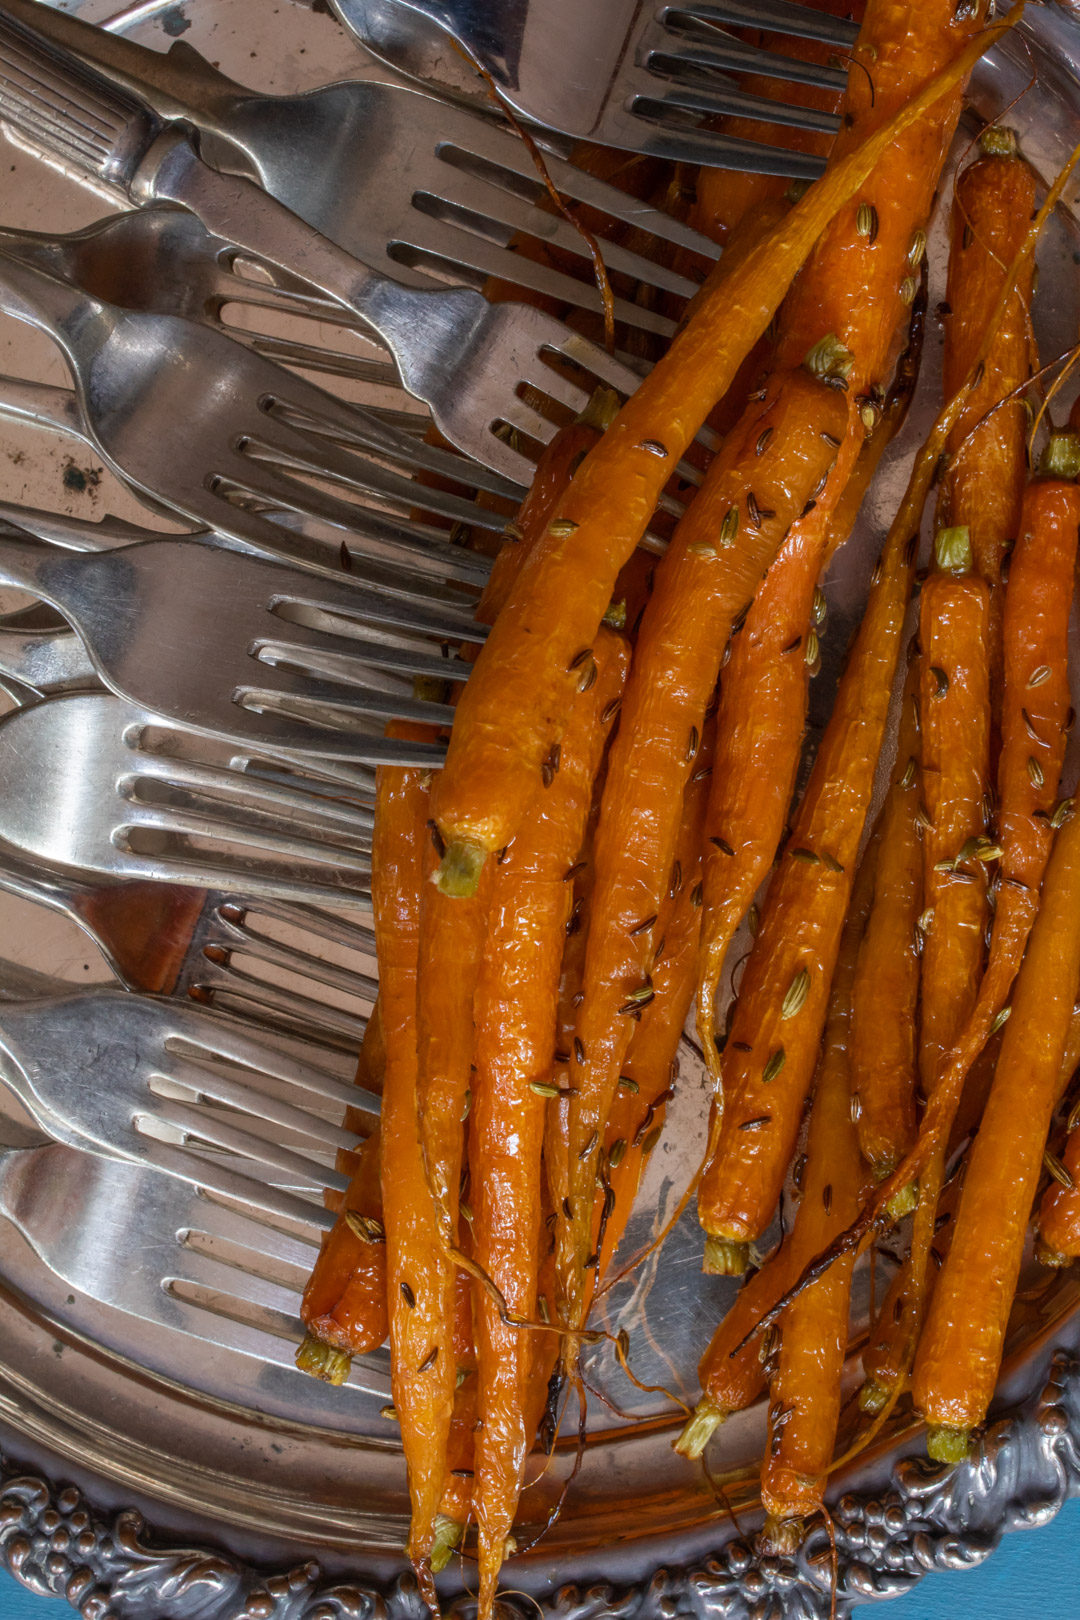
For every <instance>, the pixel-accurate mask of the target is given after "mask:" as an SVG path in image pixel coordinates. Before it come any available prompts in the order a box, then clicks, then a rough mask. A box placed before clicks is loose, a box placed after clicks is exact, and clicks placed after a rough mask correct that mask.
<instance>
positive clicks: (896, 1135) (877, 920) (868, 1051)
mask: <svg viewBox="0 0 1080 1620" xmlns="http://www.w3.org/2000/svg"><path fill="white" fill-rule="evenodd" d="M918 704H919V698H918V662H917V660H916V659H914V658H913V659H912V662H911V665H910V666H909V669H908V677H907V681H906V682H905V686H904V693H903V697H902V699H901V707H900V724H899V729H898V733H897V744H896V757H895V760H894V762H893V769H892V778H891V781H890V784H889V791H888V794H887V796H886V799H885V804H884V807H883V809H882V813H881V822H882V849H881V857H880V859H879V861H878V868H877V876H876V880H875V885H874V898H873V904H872V907H871V910H870V916H869V919H868V921H867V925H866V931H865V933H864V935H863V938H862V941H861V943H860V946H859V957H858V962H857V964H856V968H855V979H854V983H853V985H852V992H851V1095H852V1102H853V1107H854V1110H855V1122H856V1123H855V1129H856V1132H857V1134H858V1138H859V1147H860V1149H861V1150H862V1154H863V1157H864V1158H865V1160H866V1162H867V1164H869V1166H870V1168H871V1170H872V1172H873V1175H874V1178H875V1180H877V1181H880V1180H881V1179H882V1178H883V1177H884V1176H887V1175H888V1174H889V1172H890V1170H893V1169H894V1168H895V1167H896V1165H897V1164H898V1163H899V1162H900V1160H901V1158H902V1157H903V1155H904V1154H905V1153H906V1152H907V1150H908V1148H909V1147H910V1146H911V1144H912V1143H913V1142H914V1140H915V1134H916V1118H915V1098H916V1089H917V1084H918V1002H919V956H920V951H921V948H922V935H921V934H920V933H919V932H918V926H919V918H920V917H921V916H922V911H923V903H922V893H923V873H922V844H921V842H920V837H919V833H920V826H919V817H920V815H921V814H922V812H921V809H920V793H921V788H920V784H919V772H918V753H919V722H918Z"/></svg>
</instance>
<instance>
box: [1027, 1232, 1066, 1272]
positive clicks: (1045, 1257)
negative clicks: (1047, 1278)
mask: <svg viewBox="0 0 1080 1620" xmlns="http://www.w3.org/2000/svg"><path fill="white" fill-rule="evenodd" d="M1035 1258H1036V1260H1037V1261H1038V1262H1039V1264H1040V1266H1051V1267H1052V1268H1053V1269H1054V1270H1059V1269H1060V1268H1061V1267H1062V1266H1071V1265H1072V1255H1070V1254H1061V1253H1060V1252H1059V1251H1058V1250H1057V1249H1052V1248H1051V1247H1050V1245H1049V1244H1048V1243H1044V1242H1043V1240H1042V1238H1039V1239H1038V1240H1037V1242H1036V1244H1035Z"/></svg>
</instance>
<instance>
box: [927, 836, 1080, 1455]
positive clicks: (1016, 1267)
mask: <svg viewBox="0 0 1080 1620" xmlns="http://www.w3.org/2000/svg"><path fill="white" fill-rule="evenodd" d="M1078 976H1080V818H1076V817H1072V818H1070V819H1068V820H1067V821H1066V822H1065V824H1064V825H1063V826H1062V827H1061V829H1060V831H1059V832H1058V834H1057V836H1056V838H1055V840H1054V847H1053V850H1052V851H1051V855H1050V860H1049V862H1048V865H1047V869H1046V876H1045V878H1044V880H1043V886H1042V895H1041V899H1040V903H1039V912H1038V916H1037V917H1036V919H1035V924H1034V927H1033V928H1032V931H1031V938H1030V940H1029V942H1028V949H1027V953H1026V955H1025V958H1024V963H1023V966H1022V967H1021V969H1020V973H1019V975H1018V977H1017V981H1016V987H1015V991H1014V994H1013V1002H1012V1015H1011V1017H1010V1018H1009V1022H1008V1024H1007V1025H1006V1028H1005V1035H1004V1039H1003V1041H1002V1046H1001V1056H1000V1058H999V1059H998V1066H997V1072H996V1074H995V1076H994V1085H993V1089H992V1090H991V1093H990V1098H989V1100H988V1102H987V1105H986V1110H985V1112H984V1114H983V1118H982V1124H981V1125H980V1127H979V1133H978V1135H977V1136H976V1138H975V1144H974V1146H973V1148H972V1150H971V1156H970V1160H969V1163H968V1167H967V1174H966V1176H965V1178H964V1189H963V1192H962V1193H961V1195H960V1209H959V1211H958V1214H957V1218H956V1223H955V1231H954V1233H953V1240H952V1246H951V1248H950V1250H949V1254H948V1257H947V1259H946V1261H945V1264H944V1267H943V1268H942V1272H941V1275H940V1277H939V1278H938V1281H937V1287H936V1288H935V1290H934V1298H933V1301H932V1303H931V1307H930V1312H929V1316H928V1318H927V1322H926V1326H925V1328H924V1330H923V1334H922V1337H921V1339H920V1342H919V1349H918V1353H917V1356H916V1361H915V1371H914V1378H913V1393H914V1397H915V1404H916V1406H917V1408H918V1409H919V1411H921V1412H922V1413H923V1414H924V1415H925V1417H926V1419H927V1421H928V1423H929V1424H930V1426H931V1428H930V1434H929V1436H928V1439H927V1446H928V1450H929V1451H930V1454H931V1456H933V1457H936V1458H938V1459H940V1460H942V1461H948V1460H953V1459H955V1458H957V1457H958V1456H962V1455H963V1454H964V1453H965V1452H966V1450H967V1446H968V1443H969V1437H970V1432H971V1430H972V1429H973V1428H975V1427H976V1426H977V1425H978V1424H980V1423H982V1421H983V1419H984V1418H985V1416H986V1412H987V1409H988V1407H989V1405H990V1401H991V1398H992V1397H993V1393H994V1385H995V1383H996V1382H997V1375H998V1368H999V1365H1000V1362H1001V1352H1002V1346H1003V1343H1004V1338H1005V1328H1006V1325H1007V1323H1008V1318H1009V1312H1010V1309H1011V1307H1012V1300H1013V1294H1014V1292H1015V1289H1016V1280H1017V1277H1018V1275H1019V1271H1020V1261H1021V1257H1022V1254H1023V1248H1024V1240H1025V1236H1026V1232H1027V1223H1028V1220H1029V1218H1030V1216H1031V1204H1032V1199H1033V1198H1034V1196H1035V1189H1036V1186H1037V1184H1038V1180H1039V1175H1040V1172H1041V1170H1042V1164H1043V1151H1044V1149H1045V1146H1046V1136H1047V1130H1048V1128H1049V1124H1050V1116H1051V1114H1052V1112H1053V1109H1054V1105H1055V1103H1056V1100H1057V1094H1058V1077H1059V1073H1060V1069H1061V1060H1062V1055H1063V1053H1064V1050H1065V1043H1066V1040H1067V1038H1068V1033H1069V1023H1070V1020H1071V1018H1072V1010H1073V1003H1074V1000H1075V997H1076V986H1077V979H1078Z"/></svg>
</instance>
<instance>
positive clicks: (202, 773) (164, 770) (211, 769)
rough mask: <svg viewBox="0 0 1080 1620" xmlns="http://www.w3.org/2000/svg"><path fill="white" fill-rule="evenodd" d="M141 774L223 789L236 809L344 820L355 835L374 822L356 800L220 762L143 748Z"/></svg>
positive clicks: (365, 832)
mask: <svg viewBox="0 0 1080 1620" xmlns="http://www.w3.org/2000/svg"><path fill="white" fill-rule="evenodd" d="M139 776H140V777H143V778H146V777H154V778H156V779H157V780H159V781H162V782H164V783H166V784H167V786H169V787H177V788H196V789H202V790H204V791H206V792H208V793H213V792H214V791H218V792H222V793H224V794H225V795H226V796H227V797H228V798H229V799H232V800H234V801H236V800H238V801H240V803H239V804H238V807H237V808H238V810H239V811H240V812H241V813H242V812H243V811H244V810H247V809H249V808H250V809H258V810H262V809H265V810H267V812H268V813H272V812H273V811H275V810H280V811H282V812H284V813H285V814H286V817H287V819H289V820H290V821H292V820H304V819H307V820H308V821H310V822H312V823H313V824H314V825H315V826H318V825H319V823H320V820H321V819H322V818H328V819H329V820H331V821H340V822H344V823H345V827H344V828H343V829H342V830H343V831H345V832H349V833H351V834H352V835H353V836H354V837H360V836H369V835H370V833H371V830H372V828H373V827H374V825H375V816H374V812H373V811H372V810H370V809H368V808H367V807H366V806H364V805H360V804H356V803H355V802H354V803H343V802H342V801H341V800H334V799H329V798H326V797H323V796H319V795H317V794H316V793H314V792H309V791H305V789H303V788H300V787H297V788H290V787H285V786H281V785H278V784H274V783H270V782H263V781H260V780H259V779H258V778H257V777H251V778H249V777H246V776H244V777H241V776H240V774H239V773H238V772H236V771H232V770H229V769H227V768H223V767H221V766H218V765H202V764H198V763H197V762H195V761H194V760H188V759H180V758H177V757H175V756H173V755H167V754H152V753H149V752H147V751H146V750H145V749H143V748H140V749H139ZM245 801H247V802H245ZM252 801H254V802H252Z"/></svg>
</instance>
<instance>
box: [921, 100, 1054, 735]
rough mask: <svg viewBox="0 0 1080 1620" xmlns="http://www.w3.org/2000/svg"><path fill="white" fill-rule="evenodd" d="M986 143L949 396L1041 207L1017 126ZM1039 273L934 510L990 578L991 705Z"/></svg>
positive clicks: (999, 351)
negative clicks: (962, 529)
mask: <svg viewBox="0 0 1080 1620" xmlns="http://www.w3.org/2000/svg"><path fill="white" fill-rule="evenodd" d="M980 144H981V146H982V154H983V155H982V156H981V157H980V158H979V159H978V160H977V161H976V162H975V163H972V164H970V165H969V166H968V167H967V168H966V169H965V170H964V171H963V173H962V174H961V175H960V176H959V178H958V179H957V182H956V190H955V194H954V200H953V213H952V242H951V248H950V252H949V275H948V283H947V286H946V291H945V300H946V305H945V308H946V314H945V350H944V354H943V357H942V373H943V374H942V382H943V388H944V392H945V397H946V398H949V397H950V396H951V395H952V394H953V393H954V392H955V391H956V389H957V388H958V387H959V385H960V384H961V383H962V382H963V380H964V378H965V377H966V376H967V374H968V372H969V371H970V369H971V366H972V364H973V363H974V360H975V355H976V353H977V352H978V348H979V344H980V342H981V340H982V332H983V327H984V325H985V321H986V316H987V313H988V311H989V310H991V309H992V308H993V306H994V302H995V300H996V298H997V296H998V294H999V292H1000V291H1001V288H1002V286H1003V285H1004V282H1005V276H1006V273H1007V270H1008V266H1009V265H1010V264H1011V263H1012V261H1013V259H1014V258H1015V257H1016V254H1017V253H1018V251H1019V249H1020V245H1021V243H1022V242H1023V239H1024V232H1025V231H1026V229H1027V226H1028V222H1029V221H1030V219H1031V215H1032V213H1033V212H1034V208H1035V183H1036V182H1035V175H1034V174H1033V173H1032V171H1031V169H1030V168H1029V167H1028V165H1027V164H1026V163H1025V162H1024V161H1023V159H1022V158H1020V157H1019V156H1018V155H1017V151H1016V139H1015V136H1014V135H1013V133H1012V131H1011V130H1007V129H999V128H997V127H996V126H993V125H992V126H991V127H990V128H989V129H987V130H985V131H984V132H983V135H982V139H981V143H980ZM1033 275H1034V265H1033V264H1029V265H1028V266H1027V268H1026V270H1025V272H1024V274H1023V275H1022V276H1021V277H1020V278H1019V279H1018V281H1017V286H1016V291H1015V293H1014V295H1013V297H1012V298H1011V299H1010V300H1009V304H1008V307H1007V309H1006V310H1005V314H1004V317H1003V319H1002V322H1001V325H1000V326H999V328H998V333H997V337H996V339H995V341H994V346H993V348H992V349H991V350H990V353H989V354H988V355H987V358H986V364H985V366H984V369H983V374H982V377H981V379H980V381H979V383H978V386H977V387H976V388H974V389H973V390H972V392H971V394H970V396H969V397H968V402H967V404H966V405H965V407H964V410H963V412H962V413H961V416H960V419H959V421H958V422H957V424H956V426H955V427H954V429H953V431H952V433H951V434H950V436H949V447H948V454H949V467H948V472H947V475H946V477H945V478H944V479H943V480H942V486H941V498H940V500H939V503H938V513H937V521H938V524H939V526H940V527H942V528H953V527H956V526H958V525H960V524H963V525H966V526H967V528H968V530H969V532H970V535H971V546H972V551H973V552H974V566H975V571H976V573H978V574H979V575H980V576H981V577H982V578H983V579H984V580H985V581H986V583H987V584H988V585H989V586H990V658H991V663H990V678H991V691H992V692H993V694H994V702H995V711H996V705H997V702H998V701H999V699H1000V692H1001V663H1002V651H1001V617H1002V598H1003V595H1004V590H1003V584H1002V564H1003V562H1004V560H1005V556H1006V554H1007V551H1008V547H1009V545H1010V543H1011V542H1012V541H1013V540H1014V539H1015V537H1016V534H1017V531H1018V527H1019V523H1020V499H1021V494H1022V491H1023V480H1024V475H1025V469H1026V458H1025V442H1024V441H1025V430H1026V416H1025V409H1024V402H1023V400H1022V399H1020V398H1012V399H1010V397H1009V396H1010V395H1011V394H1012V393H1013V391H1014V390H1015V389H1016V388H1018V387H1019V386H1020V384H1021V383H1023V382H1024V381H1025V380H1026V379H1027V378H1028V377H1029V376H1030V375H1031V372H1032V370H1033V369H1034V364H1035V346H1034V340H1033V338H1032V335H1031V319H1030V307H1031V295H1032V279H1033ZM1003 400H1007V401H1008V403H1006V404H1002V403H1001V402H1002V401H1003ZM988 412H992V414H990V415H987V413H988ZM984 417H986V420H985V421H984V420H983V418H984Z"/></svg>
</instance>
